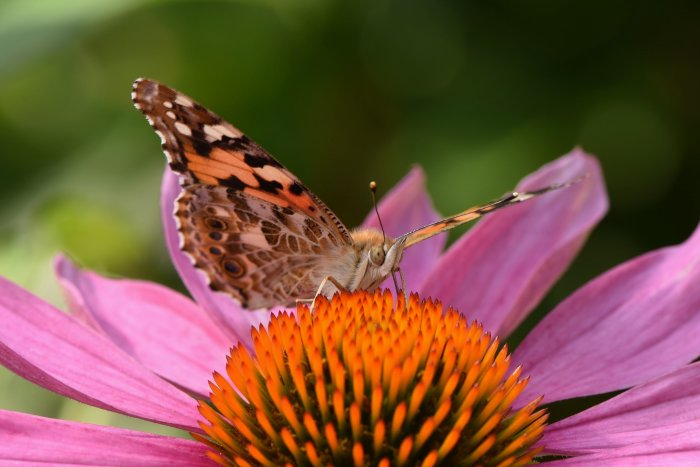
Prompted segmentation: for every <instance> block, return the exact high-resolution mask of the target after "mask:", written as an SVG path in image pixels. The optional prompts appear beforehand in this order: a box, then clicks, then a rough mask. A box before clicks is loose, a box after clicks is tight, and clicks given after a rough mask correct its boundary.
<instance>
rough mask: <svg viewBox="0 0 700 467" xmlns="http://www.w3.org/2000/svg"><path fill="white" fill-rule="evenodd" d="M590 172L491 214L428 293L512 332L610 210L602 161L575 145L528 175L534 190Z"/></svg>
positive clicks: (441, 266)
mask: <svg viewBox="0 0 700 467" xmlns="http://www.w3.org/2000/svg"><path fill="white" fill-rule="evenodd" d="M581 176H586V178H585V179H583V180H581V181H580V182H579V183H576V184H574V185H573V186H570V187H568V188H566V189H562V190H558V191H555V192H552V193H547V194H545V195H543V196H540V197H539V198H536V199H533V200H530V201H527V202H525V203H523V204H521V205H518V206H512V207H508V208H506V209H503V210H500V211H497V212H494V213H493V214H489V215H488V216H486V217H485V218H484V219H483V220H482V221H480V222H479V224H478V225H476V226H475V227H474V228H473V229H472V230H470V231H469V232H468V233H467V234H465V235H464V236H463V237H462V238H461V239H460V240H458V241H457V242H456V243H455V244H454V245H453V246H452V247H451V248H449V249H448V250H447V252H446V253H445V254H444V255H443V256H442V257H441V258H440V260H439V261H438V262H437V264H436V265H435V267H433V269H432V272H431V274H430V276H429V277H428V278H427V280H426V283H425V285H424V286H423V289H422V291H421V292H422V294H423V295H430V296H433V297H438V298H440V300H441V301H442V302H443V303H445V304H446V305H450V306H453V307H455V308H456V309H458V310H460V311H461V312H462V313H464V314H465V315H466V316H468V317H469V318H470V319H477V320H479V321H481V322H482V323H483V324H484V326H485V328H486V329H490V330H492V332H495V333H497V334H498V335H499V336H502V337H503V336H506V335H508V334H509V333H510V332H512V331H513V329H515V327H516V326H517V325H518V324H519V323H520V322H521V321H522V320H523V319H524V318H525V317H526V316H527V314H528V313H529V312H530V311H532V309H533V308H534V307H535V306H536V305H537V304H538V303H539V301H540V300H541V299H542V297H543V296H544V295H545V293H546V292H547V291H548V290H549V288H550V287H551V286H552V284H553V283H554V282H555V281H556V280H557V279H558V278H559V276H560V275H561V274H562V272H563V271H564V270H565V269H566V267H567V266H568V265H569V263H570V262H571V260H572V259H573V258H574V256H575V255H576V253H577V252H578V251H579V249H580V248H581V246H582V245H583V243H584V241H585V239H586V237H587V235H588V233H589V232H590V230H591V229H592V228H593V226H594V225H595V224H596V223H597V222H598V221H599V220H600V219H601V218H602V216H603V215H604V214H605V212H606V210H607V207H608V203H607V196H606V193H605V186H604V183H603V177H602V174H601V171H600V166H599V164H598V162H597V161H596V160H595V158H593V157H591V156H589V155H587V154H585V153H584V152H583V151H581V150H579V149H576V150H574V151H573V152H571V153H570V154H568V155H566V156H563V157H561V158H559V159H557V160H556V161H554V162H552V163H549V164H547V165H545V166H544V167H542V168H541V169H540V170H538V171H537V172H535V173H534V174H532V175H530V176H528V177H527V178H525V179H524V180H523V181H522V182H521V183H520V184H519V185H518V188H517V189H518V190H520V191H525V190H533V189H538V188H542V187H545V186H547V185H550V184H553V183H561V182H567V181H571V180H574V179H576V178H577V177H581Z"/></svg>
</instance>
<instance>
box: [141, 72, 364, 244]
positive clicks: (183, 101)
mask: <svg viewBox="0 0 700 467" xmlns="http://www.w3.org/2000/svg"><path fill="white" fill-rule="evenodd" d="M132 99H133V101H134V105H135V106H136V108H138V109H139V110H141V112H143V114H144V115H145V116H146V118H147V119H148V121H149V123H150V124H151V126H152V127H153V129H154V130H155V132H156V133H157V134H158V135H159V136H160V138H161V141H162V147H163V151H164V152H165V154H166V156H167V158H168V162H169V165H170V168H171V169H172V170H173V171H175V172H177V173H178V174H180V175H181V176H182V177H183V180H182V184H183V187H184V186H187V185H188V184H203V185H208V186H223V187H226V188H227V189H229V190H230V191H240V192H244V193H245V194H246V195H247V196H252V197H255V198H258V199H261V200H264V201H267V202H268V203H271V204H274V205H277V206H280V207H290V208H293V209H295V210H296V211H299V212H302V213H304V214H305V215H307V216H309V217H311V218H312V219H315V220H317V221H318V222H319V223H321V224H322V225H325V226H327V227H328V229H330V230H331V231H332V232H334V233H335V234H336V235H337V236H338V237H339V238H342V239H343V240H344V241H345V242H347V243H350V242H351V239H350V235H349V233H348V231H347V229H346V228H345V226H344V225H343V224H342V222H340V220H339V219H338V218H337V216H336V215H335V214H334V213H333V212H332V211H331V210H330V209H329V208H328V207H327V206H326V205H325V204H324V203H323V202H322V201H321V200H320V199H319V198H318V197H317V196H316V195H314V194H313V193H312V192H311V191H309V190H308V189H307V188H306V187H305V186H304V185H303V184H302V183H301V182H300V181H299V179H297V178H296V177H295V176H294V175H293V174H292V173H291V172H290V171H289V170H287V169H286V168H285V167H284V166H282V164H280V163H279V162H278V161H277V160H275V158H273V157H272V156H271V155H270V154H268V153H267V152H266V151H265V150H264V149H263V148H261V147H260V146H258V145H257V144H256V143H255V142H254V141H251V140H250V139H249V138H248V137H246V136H245V135H244V134H243V133H242V132H241V131H240V130H238V129H237V128H235V127H234V126H233V125H231V124H230V123H228V122H226V121H225V120H223V119H222V118H221V117H219V116H218V115H216V114H214V113H213V112H211V111H209V110H208V109H206V108H205V107H203V106H202V105H200V104H198V103H197V102H195V101H194V100H193V99H191V98H189V97H187V96H185V95H183V94H181V93H179V92H177V91H175V90H174V89H171V88H169V87H167V86H165V85H163V84H160V83H158V82H156V81H152V80H148V79H143V78H142V79H138V80H136V81H135V82H134V87H133V92H132Z"/></svg>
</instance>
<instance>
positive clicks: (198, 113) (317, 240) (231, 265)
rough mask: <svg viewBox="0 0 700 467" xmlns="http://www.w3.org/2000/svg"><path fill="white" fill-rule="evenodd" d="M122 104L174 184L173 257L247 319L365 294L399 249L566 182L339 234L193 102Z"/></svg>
mask: <svg viewBox="0 0 700 467" xmlns="http://www.w3.org/2000/svg"><path fill="white" fill-rule="evenodd" d="M132 100H133V102H134V106H135V107H136V108H137V109H139V110H140V111H141V112H142V113H143V114H144V115H145V116H146V119H147V120H148V122H149V123H150V124H151V126H152V127H153V129H154V130H155V132H156V134H158V136H160V139H161V142H162V148H163V152H164V153H165V155H166V157H167V160H168V164H169V166H170V168H171V169H172V170H173V171H174V172H176V173H177V174H179V176H180V185H181V187H182V191H181V193H180V195H179V197H178V198H177V200H176V201H175V210H174V211H175V219H176V222H177V226H178V232H179V235H180V248H181V250H182V251H183V252H184V253H185V254H186V255H187V256H188V257H189V258H190V260H191V261H192V263H193V265H194V266H195V267H196V268H198V269H200V270H201V271H203V272H204V274H205V275H206V277H207V279H208V283H209V287H210V288H211V289H212V290H214V291H220V292H224V293H227V294H228V295H230V296H232V297H233V298H234V299H236V300H237V301H238V302H239V303H240V304H241V305H242V306H243V307H244V308H247V309H251V310H254V309H260V308H270V307H272V306H274V305H282V306H293V305H294V304H295V303H296V302H298V301H303V300H310V299H313V298H314V297H315V296H316V295H318V294H323V295H326V296H330V295H332V293H333V292H336V291H338V290H342V289H346V290H351V291H352V290H357V289H365V290H369V291H371V290H373V289H375V288H376V287H378V286H379V284H381V283H382V282H383V281H384V280H385V279H386V278H387V277H389V276H390V275H393V274H394V273H396V272H397V271H398V272H400V263H401V258H402V256H403V253H404V251H405V250H406V248H410V247H411V246H412V245H415V244H416V243H418V242H421V241H423V240H425V239H428V238H430V237H432V236H434V235H437V234H439V233H441V232H445V231H447V230H450V229H452V228H454V227H457V226H459V225H462V224H464V223H466V222H469V221H472V220H475V219H477V218H479V217H481V216H483V215H484V214H487V213H489V212H492V211H495V210H496V209H500V208H503V207H506V206H511V205H513V204H516V203H520V202H523V201H525V200H528V199H530V198H533V197H535V196H538V195H541V194H544V193H547V192H550V191H552V190H556V189H559V188H563V187H566V186H569V185H571V184H572V183H575V182H576V181H572V182H567V183H561V184H555V185H550V186H547V187H544V188H542V189H539V190H534V191H529V192H512V193H507V194H506V195H504V196H502V197H501V198H498V199H496V200H494V201H491V202H489V203H486V204H483V205H478V206H474V207H472V208H469V209H467V210H465V211H463V212H461V213H459V214H456V215H454V216H451V217H447V218H445V219H442V220H440V221H437V222H434V223H432V224H429V225H426V226H424V227H420V228H418V229H416V230H413V231H411V232H408V233H406V234H404V235H401V236H400V237H398V238H389V237H386V236H385V235H384V234H383V233H382V232H381V231H379V230H376V229H371V228H358V229H356V230H353V231H349V230H348V229H347V228H346V227H345V226H344V225H343V223H342V222H341V221H340V220H339V219H338V217H337V216H336V215H335V214H334V213H333V211H331V210H330V209H329V208H328V207H327V206H326V205H325V204H324V203H323V201H321V200H320V199H319V198H318V197H317V196H316V195H314V194H313V193H312V192H311V191H310V190H309V189H308V188H307V187H306V186H305V185H304V184H303V183H302V182H301V181H300V180H299V179H298V178H297V177H296V176H294V174H292V173H291V172H290V171H289V170H287V169H286V168H285V167H284V166H283V165H282V164H280V163H279V162H278V161H277V160H276V159H275V158H274V157H272V156H271V155H270V154H268V153H267V151H265V150H264V149H263V148H262V147H260V146H258V145H257V144H256V143H255V142H254V141H252V140H250V139H249V138H248V137H246V136H245V135H244V134H243V133H242V132H241V131H240V130H238V129H237V128H235V127H234V126H233V125H231V124H230V123H228V122H226V121H225V120H223V119H222V118H221V117H219V116H217V115H216V114H214V113H213V112H211V111H210V110H208V109H206V108H205V107H203V106H202V105H201V104H199V103H197V102H195V101H194V100H193V99H191V98H189V97H187V96H185V95H184V94H181V93H179V92H178V91H176V90H174V89H171V88H169V87H167V86H165V85H163V84H160V83H158V82H156V81H152V80H148V79H143V78H141V79H138V80H136V81H135V82H134V85H133V91H132Z"/></svg>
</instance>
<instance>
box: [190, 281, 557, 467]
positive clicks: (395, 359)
mask: <svg viewBox="0 0 700 467" xmlns="http://www.w3.org/2000/svg"><path fill="white" fill-rule="evenodd" d="M313 308H314V311H313V312H311V311H310V310H309V308H308V307H306V306H299V307H298V309H297V313H296V316H294V315H289V314H286V313H282V314H280V315H278V316H277V317H273V318H272V320H271V321H270V323H269V325H268V327H267V329H264V328H263V327H262V326H261V327H260V328H259V329H254V330H253V343H254V347H255V356H254V357H253V356H251V355H250V354H249V353H248V352H247V351H246V349H245V348H244V347H242V346H240V345H239V346H237V347H234V348H233V349H232V350H231V354H230V356H229V358H228V362H227V365H226V376H224V375H221V374H218V373H215V374H214V381H213V382H212V383H211V384H210V386H211V389H212V392H211V400H210V402H211V403H209V401H207V402H204V401H202V402H200V403H199V411H200V413H201V414H202V416H203V417H204V421H202V422H200V426H201V427H202V429H203V430H204V432H205V433H206V436H201V435H198V434H193V436H194V437H195V438H196V439H198V440H199V441H202V442H204V443H206V444H207V445H208V446H209V447H210V449H211V450H210V452H209V456H210V457H211V458H212V459H213V460H215V461H217V462H218V463H220V464H222V465H243V466H246V465H275V466H277V465H329V464H334V465H358V466H359V465H380V466H389V465H397V466H400V465H422V466H432V465H438V464H442V465H498V466H506V465H507V466H513V465H522V464H526V463H528V462H530V461H531V460H532V459H533V457H534V456H535V455H536V454H537V453H538V452H539V451H540V448H538V447H535V446H534V445H535V443H536V442H537V441H538V440H539V439H540V437H541V435H542V432H543V430H544V427H545V423H546V420H547V413H546V411H545V410H537V405H538V403H539V399H537V400H534V401H532V402H530V403H529V404H526V405H524V406H522V408H520V409H519V410H515V409H513V407H512V406H513V402H514V400H515V399H516V397H517V396H518V394H520V392H521V391H522V390H523V388H524V387H525V386H526V384H527V379H523V378H521V377H520V376H521V368H516V369H515V370H514V371H512V372H511V373H510V374H508V375H507V372H508V366H509V361H510V356H509V355H508V351H507V348H506V347H505V346H503V347H502V348H500V349H499V343H498V339H497V338H496V339H491V336H490V335H489V334H488V333H484V331H483V328H482V326H481V325H480V324H479V323H476V322H474V323H472V324H469V323H468V322H467V320H466V318H464V317H463V316H462V315H460V314H459V313H458V312H456V311H455V310H452V309H448V310H447V311H446V312H444V313H443V310H442V305H441V304H440V303H438V302H433V301H421V300H420V299H419V297H418V296H417V295H412V296H411V297H410V298H409V301H408V306H405V304H404V300H403V297H400V298H399V300H398V303H397V304H396V306H395V304H394V301H393V298H392V296H391V294H390V293H389V292H388V291H384V292H383V293H382V292H374V293H368V292H364V291H359V292H353V293H343V294H340V295H336V296H334V297H333V299H332V300H330V301H328V300H327V299H325V298H322V297H319V298H318V299H317V300H316V302H315V303H314V306H313Z"/></svg>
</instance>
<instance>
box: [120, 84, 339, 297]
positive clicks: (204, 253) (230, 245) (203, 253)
mask: <svg viewBox="0 0 700 467" xmlns="http://www.w3.org/2000/svg"><path fill="white" fill-rule="evenodd" d="M132 98H133V101H134V104H135V106H136V107H137V108H138V109H140V110H141V111H142V112H143V113H144V114H145V115H146V118H147V119H148V121H149V122H150V124H151V125H152V126H153V128H154V130H155V131H156V133H157V134H158V135H159V136H160V137H161V140H162V146H163V151H164V152H165V154H166V156H167V157H168V162H169V165H170V167H171V169H172V170H173V171H175V172H177V173H178V174H180V175H181V185H182V190H183V191H182V193H181V195H180V197H179V198H178V201H177V207H176V219H177V221H178V225H179V229H180V233H181V240H182V245H181V247H182V249H183V251H185V253H187V254H188V255H189V256H190V258H192V260H193V262H194V264H195V266H196V267H197V268H199V269H201V270H202V271H204V272H205V273H206V275H207V277H208V279H209V281H210V284H211V286H212V288H214V289H215V290H221V291H224V292H227V293H229V294H230V295H232V296H233V297H235V298H236V299H238V300H239V301H240V302H241V303H242V305H243V306H244V307H246V308H250V309H255V308H262V307H269V306H272V305H276V304H292V303H293V302H294V300H295V299H299V298H312V297H313V295H314V293H315V292H316V289H315V288H316V287H318V284H319V283H320V281H321V280H323V278H324V276H325V275H329V274H333V273H336V274H337V272H336V271H337V269H338V268H340V267H346V268H348V269H350V268H351V265H350V266H343V265H342V264H339V263H338V259H339V258H341V259H342V258H346V259H348V260H349V258H350V256H351V255H348V254H347V253H348V251H347V250H348V249H352V240H351V238H350V235H349V234H348V231H347V229H346V228H345V226H344V225H343V224H342V223H341V222H340V220H339V219H338V218H337V216H335V214H333V212H332V211H331V210H330V209H329V208H328V207H326V205H325V204H324V203H323V202H322V201H321V200H319V199H318V197H316V196H315V195H314V194H313V193H311V192H310V191H309V190H308V189H307V188H306V187H305V186H304V185H303V184H302V183H301V182H300V181H299V180H298V179H297V178H296V177H295V176H294V175H293V174H292V173H291V172H289V170H287V169H286V168H285V167H283V166H282V165H281V164H280V163H279V162H277V160H275V159H274V158H273V157H272V156H271V155H269V154H268V153H267V152H266V151H265V150H264V149H262V148H261V147H260V146H258V145H257V144H255V143H254V142H253V141H251V140H250V139H248V138H247V137H246V136H245V135H244V134H243V133H242V132H241V131H239V130H238V129H236V128H235V127H234V126H233V125H231V124H229V123H227V122H225V121H224V120H223V119H221V118H220V117H218V116H217V115H215V114H214V113H212V112H210V111H209V110H207V109H205V108H204V107H203V106H201V105H200V104H198V103H196V102H194V101H193V100H192V99H191V98H189V97H187V96H185V95H183V94H180V93H178V92H177V91H175V90H173V89H170V88H168V87H167V86H164V85H162V84H160V83H157V82H154V81H150V80H145V79H140V80H137V81H136V82H135V83H134V90H133V93H132Z"/></svg>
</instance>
